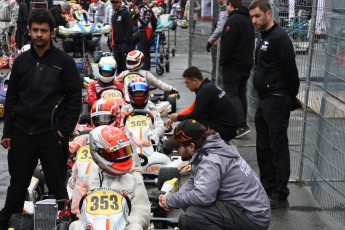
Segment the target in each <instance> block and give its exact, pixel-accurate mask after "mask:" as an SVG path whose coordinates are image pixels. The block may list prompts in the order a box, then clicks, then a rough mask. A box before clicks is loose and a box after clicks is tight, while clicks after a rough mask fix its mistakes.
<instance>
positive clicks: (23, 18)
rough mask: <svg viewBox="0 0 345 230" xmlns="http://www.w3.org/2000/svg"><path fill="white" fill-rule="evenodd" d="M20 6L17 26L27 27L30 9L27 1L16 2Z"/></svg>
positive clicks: (19, 0) (18, 0)
mask: <svg viewBox="0 0 345 230" xmlns="http://www.w3.org/2000/svg"><path fill="white" fill-rule="evenodd" d="M16 1H17V2H18V5H19V11H18V19H17V25H18V26H27V25H28V17H29V7H28V5H27V3H26V2H25V0H16Z"/></svg>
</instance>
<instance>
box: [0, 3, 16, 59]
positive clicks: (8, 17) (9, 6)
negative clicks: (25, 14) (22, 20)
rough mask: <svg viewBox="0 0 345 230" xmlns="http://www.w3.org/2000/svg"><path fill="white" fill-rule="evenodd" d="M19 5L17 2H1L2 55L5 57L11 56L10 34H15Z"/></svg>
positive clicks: (0, 35) (0, 40) (0, 30)
mask: <svg viewBox="0 0 345 230" xmlns="http://www.w3.org/2000/svg"><path fill="white" fill-rule="evenodd" d="M18 9H19V6H18V3H17V2H16V1H15V0H1V1H0V42H1V46H2V53H3V55H4V59H5V56H6V57H9V56H10V47H11V45H10V35H9V32H11V31H12V32H14V31H15V30H14V27H15V26H16V21H17V18H18Z"/></svg>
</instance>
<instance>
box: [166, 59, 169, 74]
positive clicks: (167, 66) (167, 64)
mask: <svg viewBox="0 0 345 230" xmlns="http://www.w3.org/2000/svg"><path fill="white" fill-rule="evenodd" d="M165 71H166V72H167V73H169V72H170V62H169V61H165Z"/></svg>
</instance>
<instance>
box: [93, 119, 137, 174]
mask: <svg viewBox="0 0 345 230" xmlns="http://www.w3.org/2000/svg"><path fill="white" fill-rule="evenodd" d="M89 139H90V152H91V155H92V158H93V160H94V161H95V163H96V164H97V165H98V166H99V167H100V168H101V169H103V170H105V171H107V172H109V173H111V174H114V175H124V174H126V173H128V172H129V170H130V168H131V167H132V165H133V160H132V153H133V150H132V146H131V144H130V141H129V140H128V138H127V136H126V133H125V131H124V130H122V129H120V128H117V127H114V126H109V125H102V126H99V127H97V128H95V129H93V130H92V131H91V132H90V138H89Z"/></svg>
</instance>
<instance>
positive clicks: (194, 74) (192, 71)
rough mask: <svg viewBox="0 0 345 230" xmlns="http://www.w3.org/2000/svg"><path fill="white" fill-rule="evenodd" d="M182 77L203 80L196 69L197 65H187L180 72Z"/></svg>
mask: <svg viewBox="0 0 345 230" xmlns="http://www.w3.org/2000/svg"><path fill="white" fill-rule="evenodd" d="M182 76H183V77H186V78H189V79H194V78H196V79H198V80H200V81H202V80H204V77H203V76H202V73H201V71H200V70H199V69H198V67H195V66H191V67H188V68H187V69H186V70H185V71H184V72H183V74H182Z"/></svg>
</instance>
